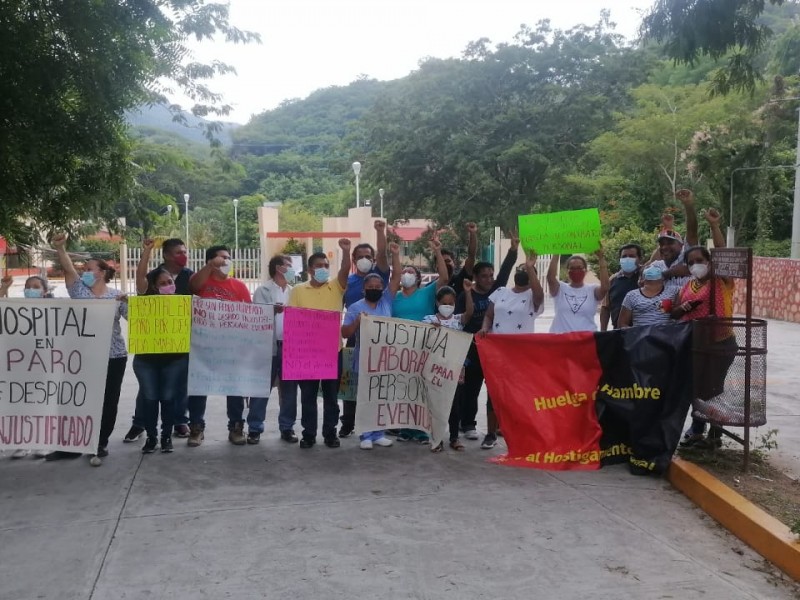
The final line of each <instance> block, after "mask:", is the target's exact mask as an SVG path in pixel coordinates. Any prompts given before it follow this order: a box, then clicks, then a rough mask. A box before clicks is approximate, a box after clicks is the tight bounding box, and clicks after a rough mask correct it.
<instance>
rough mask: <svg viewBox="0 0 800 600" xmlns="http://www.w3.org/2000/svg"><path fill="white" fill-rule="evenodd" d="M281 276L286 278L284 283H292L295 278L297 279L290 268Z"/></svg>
mask: <svg viewBox="0 0 800 600" xmlns="http://www.w3.org/2000/svg"><path fill="white" fill-rule="evenodd" d="M283 276H284V277H286V281H294V280H295V278H297V273H296V272H295V270H294V269H293V268H292V267H289V268H288V269H286V273H284V274H283Z"/></svg>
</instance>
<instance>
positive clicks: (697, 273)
mask: <svg viewBox="0 0 800 600" xmlns="http://www.w3.org/2000/svg"><path fill="white" fill-rule="evenodd" d="M689 273H691V274H692V277H694V278H695V279H703V278H704V277H705V276H706V275H708V265H706V264H703V263H697V264H696V265H692V266H691V267H689Z"/></svg>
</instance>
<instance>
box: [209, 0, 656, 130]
mask: <svg viewBox="0 0 800 600" xmlns="http://www.w3.org/2000/svg"><path fill="white" fill-rule="evenodd" d="M229 1H230V6H231V14H230V17H231V22H232V23H233V24H234V25H236V26H237V27H239V28H241V29H248V30H251V31H257V32H258V33H260V34H261V37H262V42H263V43H262V44H260V45H256V44H250V45H247V46H234V45H232V44H226V43H222V42H220V43H208V42H206V43H203V44H201V45H198V46H196V47H195V57H196V58H197V59H199V60H203V61H206V60H211V59H214V58H216V59H219V60H222V61H224V62H227V63H229V64H231V65H233V66H234V67H235V68H236V70H237V72H238V75H237V76H226V77H224V78H218V79H217V80H216V81H215V82H214V85H213V89H214V90H215V91H222V92H223V93H224V95H225V101H226V102H228V103H230V104H232V105H233V107H234V108H233V112H232V113H231V116H230V117H228V119H226V120H231V121H236V122H239V123H245V122H247V121H248V120H249V119H250V117H251V116H252V115H255V114H259V113H261V112H263V111H264V110H268V109H271V108H274V107H276V106H277V105H278V104H280V102H281V101H283V100H284V99H287V98H304V97H306V96H308V94H310V93H311V92H313V91H314V90H316V89H319V88H323V87H328V86H331V85H347V84H348V83H350V82H351V81H353V80H355V79H356V78H357V77H358V76H359V75H362V74H364V75H368V76H369V77H373V78H376V79H381V80H387V79H396V78H399V77H403V76H405V75H407V74H408V73H409V72H411V71H413V70H414V69H415V68H416V67H417V64H418V63H419V61H420V59H422V58H425V57H428V56H435V57H439V58H444V57H451V56H459V55H460V54H461V52H462V50H463V49H464V47H465V46H466V45H467V43H469V42H470V41H473V40H476V39H478V38H481V37H487V38H489V39H490V40H491V41H492V42H494V43H498V42H506V41H511V40H512V39H513V36H514V34H515V33H517V31H518V30H519V27H520V25H521V24H523V23H524V24H527V25H531V26H533V25H535V23H536V22H537V21H539V20H540V19H547V18H549V19H550V20H551V22H552V23H553V26H554V27H557V28H562V29H566V28H569V27H570V26H572V25H575V24H578V23H587V24H592V23H595V22H596V21H597V19H598V17H599V14H600V10H601V9H602V8H603V7H608V8H609V9H610V10H611V18H612V20H613V21H614V22H616V23H617V31H618V32H620V33H622V34H623V35H625V36H626V37H633V36H634V35H635V32H636V29H637V26H638V23H639V21H640V18H641V11H642V10H643V9H646V8H647V7H649V6H650V5H651V4H652V0H555V1H548V0H371V1H367V0H229Z"/></svg>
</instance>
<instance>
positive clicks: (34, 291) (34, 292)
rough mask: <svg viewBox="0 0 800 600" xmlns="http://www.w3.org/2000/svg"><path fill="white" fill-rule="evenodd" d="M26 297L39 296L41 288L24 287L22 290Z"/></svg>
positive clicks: (40, 295)
mask: <svg viewBox="0 0 800 600" xmlns="http://www.w3.org/2000/svg"><path fill="white" fill-rule="evenodd" d="M22 293H23V294H24V295H25V297H26V298H41V297H42V296H43V294H42V290H40V289H39V288H25V289H24V290H23V292H22Z"/></svg>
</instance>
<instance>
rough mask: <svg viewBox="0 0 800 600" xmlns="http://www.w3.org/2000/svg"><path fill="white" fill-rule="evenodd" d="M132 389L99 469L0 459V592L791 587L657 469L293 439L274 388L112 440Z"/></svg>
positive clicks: (784, 337)
mask: <svg viewBox="0 0 800 600" xmlns="http://www.w3.org/2000/svg"><path fill="white" fill-rule="evenodd" d="M548 325H549V323H545V320H543V322H542V323H541V324H540V327H539V330H540V331H546V328H547V326H548ZM798 333H800V326H796V325H787V324H782V323H774V324H773V323H771V324H770V340H771V343H772V346H771V347H770V352H771V354H770V360H771V362H770V378H771V379H773V381H771V386H772V389H771V394H770V400H771V411H770V423H769V424H768V427H778V428H779V429H780V430H781V433H780V434H779V436H778V440H779V443H781V446H782V447H781V453H782V454H781V456H782V457H785V458H786V459H787V460H792V459H793V458H794V460H795V461H796V457H797V455H798V450H799V449H800V443H798V434H799V433H800V431H799V430H800V427H798V419H797V416H796V414H797V410H796V405H795V404H794V403H793V402H792V400H793V399H792V396H791V395H790V393H789V390H790V387H791V386H792V385H795V386H797V385H798V384H800V375H798V374H797V372H796V370H795V369H793V368H792V367H793V366H794V365H795V364H796V359H795V358H794V357H796V356H797V355H798V354H797V351H798V346H799V345H800V336H798ZM795 389H797V388H796V387H795ZM135 393H136V380H135V378H134V376H133V373H132V372H131V369H130V363H129V369H128V374H127V375H126V379H125V383H124V388H123V399H122V402H121V407H120V416H119V419H118V421H117V429H116V431H115V432H114V436H113V438H112V442H111V444H110V446H109V450H110V453H111V454H110V456H109V457H108V458H107V459H106V460H105V461H104V464H103V466H102V467H100V468H92V467H90V466H89V465H88V464H87V461H86V460H85V459H81V460H76V461H64V462H60V463H46V462H44V461H40V460H35V459H33V458H25V459H21V460H11V459H9V458H2V459H0V490H1V493H0V539H2V543H0V600H25V599H28V598H40V599H59V600H68V599H69V600H71V599H76V600H78V599H80V600H84V599H93V600H115V599H139V598H172V599H176V600H180V599H184V598H186V599H193V600H196V599H210V600H217V599H220V598H229V597H234V596H235V597H238V598H242V599H250V598H270V599H271V598H283V597H292V598H299V599H306V598H344V597H355V598H367V597H375V596H378V597H381V596H383V597H390V598H393V599H395V598H396V599H407V598H409V599H410V598H414V599H436V600H439V599H450V598H453V599H456V598H457V599H459V600H465V599H468V600H473V599H481V598H486V599H503V600H516V599H525V600H528V599H530V598H531V597H533V596H535V597H536V598H537V599H549V598H554V599H558V600H569V599H573V598H575V599H577V598H589V597H591V598H601V599H603V598H614V599H625V598H668V597H673V598H675V597H688V598H695V597H700V596H702V597H704V598H708V599H740V598H741V599H745V598H747V599H761V598H774V599H777V598H791V597H796V596H794V594H795V593H796V591H792V589H790V587H789V586H786V585H783V584H780V585H778V586H777V587H776V586H775V585H774V580H773V578H772V577H771V576H770V575H769V574H768V573H767V572H765V567H764V564H763V561H762V560H761V558H760V557H759V556H757V555H756V554H754V553H753V552H751V551H750V550H749V549H748V548H747V547H745V546H743V544H741V543H740V542H739V541H738V540H736V539H735V538H734V537H732V536H731V535H729V534H728V533H726V532H725V531H724V530H722V529H721V528H720V527H719V526H717V525H716V524H715V523H714V522H713V521H712V520H711V519H709V518H707V517H706V515H705V514H704V513H702V512H701V511H700V510H698V509H697V508H695V507H694V506H693V505H692V503H691V502H689V501H688V500H687V499H686V498H684V497H683V496H682V495H681V494H680V493H678V492H676V491H675V490H673V489H672V488H671V487H670V485H669V484H668V483H667V482H666V481H664V480H661V479H650V478H636V477H633V476H631V475H629V474H628V472H627V469H626V468H625V467H622V466H618V467H611V468H605V469H603V470H601V471H597V472H588V473H549V472H543V471H533V470H526V469H514V468H508V467H501V466H497V465H493V464H489V463H487V462H486V461H485V458H486V457H487V456H489V455H490V454H491V453H501V452H503V451H504V448H503V447H502V445H501V447H499V448H497V449H496V450H493V451H490V452H487V451H482V450H480V449H479V448H478V442H470V441H465V443H466V444H467V450H466V452H464V453H458V454H457V453H454V452H450V451H445V452H444V453H443V454H442V455H434V454H431V453H430V452H429V451H428V449H427V447H424V446H418V445H416V444H411V445H408V444H396V445H395V446H394V447H392V448H376V449H375V450H372V451H371V452H365V451H362V450H360V449H359V448H358V441H357V440H356V439H353V438H350V439H346V440H343V441H342V447H341V448H340V449H328V448H325V447H324V446H323V445H322V444H319V445H318V446H316V447H314V448H313V449H311V450H308V451H306V450H300V449H299V448H298V447H297V445H289V444H286V443H284V442H281V441H280V440H279V439H278V434H277V427H276V419H277V402H276V401H275V400H276V398H275V395H274V394H273V398H272V400H271V403H270V406H269V411H268V416H267V420H268V421H267V426H268V431H267V433H266V434H264V436H263V437H262V440H263V441H262V443H261V444H260V445H258V446H245V447H234V446H232V445H230V444H229V443H228V442H227V431H226V426H225V423H226V421H225V408H224V405H225V402H224V399H222V398H211V399H210V400H209V415H208V423H209V426H208V430H207V432H206V435H207V437H206V442H205V443H204V444H203V446H202V447H200V448H197V449H189V448H187V447H186V446H185V442H183V441H182V440H178V441H177V444H176V451H175V453H173V454H172V455H161V454H160V453H157V454H155V455H148V456H142V455H141V453H140V452H139V447H140V443H136V444H123V443H122V442H121V439H122V436H123V435H124V433H125V431H126V430H127V428H128V425H129V422H130V421H129V418H130V415H131V413H132V411H133V401H134V396H135ZM792 411H794V412H792ZM481 413H482V414H481V417H482V418H485V413H484V410H483V407H482V408H481ZM481 425H484V423H482V424H481Z"/></svg>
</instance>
